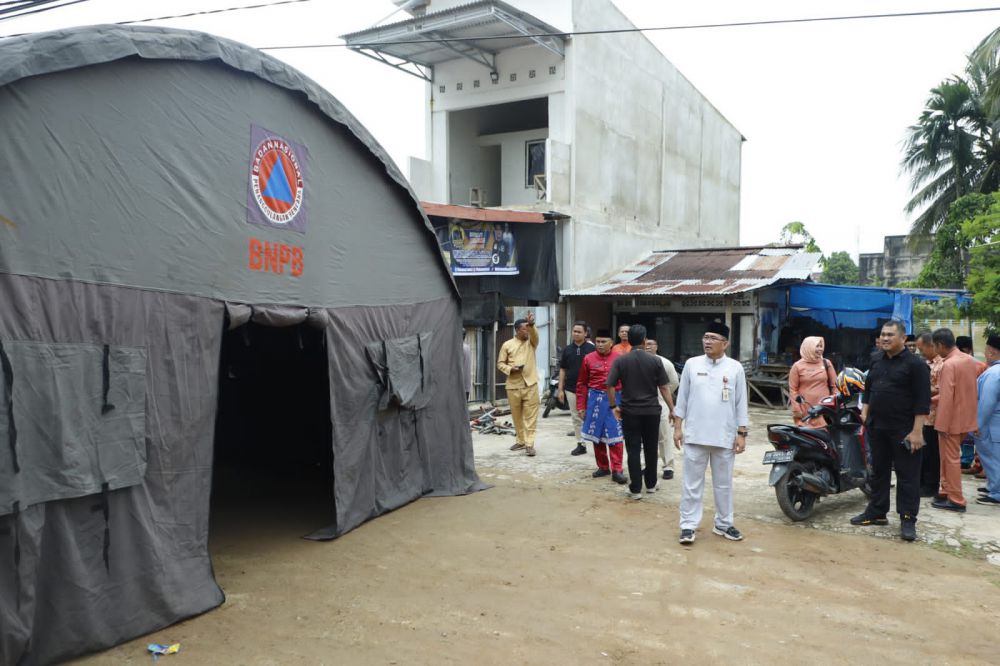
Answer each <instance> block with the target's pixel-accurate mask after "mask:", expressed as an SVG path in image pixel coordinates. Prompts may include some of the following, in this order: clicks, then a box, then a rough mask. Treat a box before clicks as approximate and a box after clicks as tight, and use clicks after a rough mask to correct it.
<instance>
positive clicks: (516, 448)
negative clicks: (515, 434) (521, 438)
mask: <svg viewBox="0 0 1000 666" xmlns="http://www.w3.org/2000/svg"><path fill="white" fill-rule="evenodd" d="M523 448H527V447H525V446H524V444H522V443H521V442H514V446H512V447H510V450H511V451H520V450H521V449H523Z"/></svg>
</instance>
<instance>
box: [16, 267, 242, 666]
mask: <svg viewBox="0 0 1000 666" xmlns="http://www.w3.org/2000/svg"><path fill="white" fill-rule="evenodd" d="M0 303H3V307H4V316H2V317H0V340H2V341H3V345H4V349H5V352H6V354H7V356H8V357H9V359H10V368H11V369H13V382H12V385H13V389H14V395H13V397H14V400H13V405H14V411H13V414H14V424H15V427H16V429H17V434H18V441H17V445H18V454H19V455H20V460H19V465H20V472H17V473H14V474H13V477H12V476H10V475H7V474H8V472H7V471H6V470H8V469H9V460H10V459H9V458H5V459H3V460H2V462H0V469H3V470H5V471H4V472H2V473H3V474H5V475H6V476H3V478H0V493H3V494H4V496H5V498H6V497H7V496H9V494H10V493H13V494H14V495H15V497H14V499H15V500H18V501H20V505H19V506H18V510H17V511H15V512H9V513H6V514H5V515H0V664H19V665H31V664H36V663H41V664H46V663H52V662H55V661H59V660H61V659H65V658H67V657H69V656H73V655H79V654H83V653H85V652H90V651H93V650H97V649H101V648H106V647H108V646H111V645H114V644H116V643H120V642H122V641H125V640H128V639H131V638H134V637H136V636H141V635H142V634H144V633H148V632H150V631H153V630H155V629H158V628H161V627H165V626H167V625H170V624H173V623H175V622H178V621H180V620H182V619H184V618H187V617H191V616H192V615H196V614H198V613H203V612H205V611H206V610H208V609H210V608H214V607H215V606H218V605H219V604H220V603H222V601H223V595H222V591H221V590H220V589H219V587H218V585H217V584H216V582H215V579H214V577H213V574H212V564H211V560H210V559H209V553H208V517H209V492H210V489H211V479H212V455H213V442H214V430H215V413H216V405H217V403H218V385H219V382H218V372H219V350H220V347H221V336H222V329H223V317H224V313H223V304H222V303H220V302H218V301H212V300H209V299H204V298H199V297H195V296H187V295H180V294H169V293H165V292H151V291H142V290H138V289H128V288H123V287H111V286H107V285H95V284H87V283H81V282H73V281H61V280H48V279H44V278H37V277H29V276H22V275H5V274H2V273H0ZM70 315H71V316H70ZM105 347H106V348H107V352H108V353H107V361H108V373H107V377H108V384H107V391H106V397H105V390H104V385H103V384H104V380H103V368H102V365H103V361H104V350H105ZM3 384H4V382H0V386H2V385H3ZM0 391H2V389H0ZM28 391H31V392H32V393H28ZM6 402H7V401H6V400H5V399H3V400H0V403H6ZM110 407H113V409H108V408H110ZM102 411H104V413H103V414H102ZM69 419H75V420H76V421H77V423H76V424H75V426H76V427H72V428H71V427H69V425H70V424H69V423H68V420H69ZM6 423H7V424H9V413H8V414H7V421H6ZM8 427H9V426H8ZM8 434H9V429H8V428H5V427H3V426H0V456H5V455H9V453H8V451H9V447H8V442H9V439H8V437H7V435H8ZM55 445H58V446H56V448H49V447H51V446H55ZM29 447H31V448H33V449H37V450H35V451H31V450H29ZM98 456H100V459H99V460H98ZM71 472H72V473H71ZM100 474H104V475H105V476H104V480H105V481H106V482H107V483H108V487H107V489H103V488H102V487H101V485H100V484H99V482H100V480H101V477H100ZM18 476H21V477H22V479H20V480H18V479H17V478H16V477H18ZM116 488H117V489H116ZM95 489H96V490H97V491H98V492H99V494H86V495H84V494H85V493H91V492H92V491H94V490H95ZM81 495H82V496H81ZM57 497H58V498H57ZM36 500H37V503H32V502H36ZM3 502H4V506H5V507H6V508H5V510H7V511H9V508H10V507H9V506H7V505H8V503H9V500H8V499H4V500H3Z"/></svg>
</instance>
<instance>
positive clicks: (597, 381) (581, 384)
mask: <svg viewBox="0 0 1000 666" xmlns="http://www.w3.org/2000/svg"><path fill="white" fill-rule="evenodd" d="M619 356H621V354H619V353H617V352H615V351H612V352H610V353H609V354H608V355H607V356H601V353H600V352H596V351H592V352H590V353H589V354H587V355H586V356H584V357H583V363H581V364H580V374H579V375H578V376H577V379H576V409H577V411H579V410H581V409H587V391H588V389H597V390H598V391H605V392H606V391H607V390H608V373H609V372H611V364H612V363H614V362H615V359H616V358H618V357H619ZM621 387H622V385H621V382H619V383H618V385H617V386H615V390H616V391H618V390H621Z"/></svg>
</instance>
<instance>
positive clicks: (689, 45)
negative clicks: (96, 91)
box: [0, 0, 1000, 255]
mask: <svg viewBox="0 0 1000 666" xmlns="http://www.w3.org/2000/svg"><path fill="white" fill-rule="evenodd" d="M264 1H266V0H252V1H251V0H173V1H171V2H164V1H159V0H156V1H154V0H142V1H140V0H87V1H86V2H83V3H80V4H77V5H73V6H67V7H61V8H58V9H54V10H52V11H48V12H44V13H41V14H38V15H36V16H29V17H24V18H14V19H6V20H0V34H2V35H7V34H13V33H21V32H33V31H39V30H50V29H55V28H61V27H67V26H74V25H85V24H92V23H103V22H112V21H125V20H132V19H140V18H147V17H156V16H162V15H167V14H182V13H185V12H187V11H197V10H205V9H211V8H222V7H231V6H236V5H240V4H258V3H259V2H264ZM508 1H510V2H512V3H513V4H516V0H508ZM615 4H617V5H618V6H619V8H621V10H622V11H623V12H624V13H625V14H626V15H628V17H629V18H630V19H631V20H632V22H633V23H635V24H636V25H637V26H639V27H654V26H666V25H682V24H693V23H718V22H732V21H743V20H762V19H775V18H798V17H805V16H833V15H848V14H871V13H894V12H903V11H929V10H935V9H957V8H972V7H989V6H994V5H996V4H997V3H995V2H993V3H991V2H987V1H986V0H863V1H862V0H839V1H837V2H832V1H826V0H813V1H812V2H808V3H805V2H801V1H793V0H756V1H755V2H747V1H746V0H701V2H699V3H692V2H675V1H673V0H615ZM392 10H393V5H392V3H391V2H390V1H389V0H356V1H354V2H349V1H348V0H310V1H309V2H303V3H301V4H293V5H283V6H277V7H272V8H264V9H253V10H244V11H240V12H229V13H224V14H218V15H214V16H213V15H207V16H196V17H191V18H185V19H174V20H169V21H159V22H157V23H156V24H159V25H170V26H173V27H178V28H188V29H192V30H203V31H206V32H211V33H215V34H218V35H221V36H224V37H229V38H231V39H236V40H239V41H242V42H245V43H247V44H250V45H253V46H257V47H265V46H273V45H287V44H320V43H338V42H339V40H338V39H337V36H338V35H341V34H344V33H347V32H351V31H354V30H359V29H362V28H366V27H369V26H370V25H372V24H373V23H374V22H375V21H378V20H379V19H382V18H383V17H385V16H386V15H387V14H389V13H390V12H391V11H392ZM396 18H402V16H401V15H397V17H396ZM997 25H1000V12H995V13H985V14H971V15H954V16H936V17H929V18H927V17H925V18H901V19H883V20H869V21H847V22H837V23H818V24H799V25H782V26H768V27H745V28H717V29H708V30H688V31H666V32H650V33H647V34H648V36H649V38H650V39H651V40H652V41H653V42H654V43H655V44H656V45H657V46H658V47H659V48H660V49H661V50H662V51H663V53H664V54H665V55H666V56H667V58H668V59H670V60H671V61H672V62H673V63H674V64H675V65H676V66H677V67H678V68H679V69H680V70H681V72H683V73H684V75H685V76H687V78H688V79H689V80H691V82H692V83H694V85H695V86H696V87H698V89H700V90H701V91H702V93H704V94H705V95H706V96H707V97H708V99H709V100H710V101H711V102H712V103H713V104H714V105H715V106H716V107H717V108H718V109H719V110H720V111H721V112H722V113H723V114H724V115H725V116H726V117H727V118H728V119H729V120H730V121H731V122H732V123H733V124H734V125H735V126H736V127H737V128H738V129H739V130H740V131H741V132H742V133H743V135H744V136H745V137H746V138H747V142H746V143H745V144H744V147H743V185H742V212H741V216H742V218H741V239H740V240H741V242H742V243H743V244H757V243H767V242H771V241H775V240H777V237H778V233H779V230H780V229H781V227H782V226H783V225H784V224H785V223H787V222H790V221H793V220H799V221H802V222H804V223H805V224H806V227H807V228H808V229H809V230H810V231H811V232H812V234H813V235H814V236H815V237H816V239H817V241H818V242H819V245H820V247H821V248H822V249H823V250H824V251H825V252H827V253H830V252H832V251H836V250H846V251H848V252H850V253H851V254H852V255H856V253H857V252H858V251H861V252H877V251H881V249H882V237H883V236H884V235H887V234H902V233H906V231H907V229H908V228H909V219H907V217H906V216H905V214H904V212H903V206H904V204H905V203H906V200H907V199H908V195H909V189H908V185H907V180H906V179H905V178H904V177H901V176H900V175H899V156H900V143H901V140H902V138H903V136H904V132H905V129H906V127H907V125H909V124H911V123H913V122H914V121H915V120H916V118H917V116H918V115H919V114H920V111H921V110H922V108H923V102H924V100H925V99H926V98H927V95H928V91H929V90H930V88H932V87H933V86H935V85H937V83H939V82H940V81H941V80H942V79H944V78H945V77H947V76H949V75H951V74H955V73H960V72H961V71H962V69H963V67H964V63H965V56H966V54H967V53H968V52H969V51H971V50H972V49H973V48H974V47H975V46H976V44H977V43H978V42H979V40H980V39H982V38H983V37H984V36H985V35H986V34H987V33H988V32H989V31H990V30H992V29H993V28H994V27H996V26H997ZM578 39H600V37H599V36H584V37H579V38H578ZM270 53H271V54H272V55H274V56H276V57H279V58H281V59H283V60H285V61H287V62H288V63H290V64H291V65H293V66H295V67H297V68H299V69H301V70H302V71H304V72H305V73H306V74H307V75H308V76H310V77H312V78H313V79H315V80H316V81H318V82H319V83H320V84H322V85H323V86H325V87H326V88H327V89H328V90H330V91H331V92H332V93H333V94H334V95H335V96H336V97H337V98H338V99H340V101H341V102H343V103H344V104H345V105H346V106H347V108H348V109H349V110H351V112H353V113H354V114H355V116H357V117H358V118H359V119H360V120H361V122H362V123H364V124H365V125H366V126H367V127H368V129H369V130H370V131H371V132H372V134H374V136H375V137H376V138H377V139H378V140H379V141H380V142H381V143H382V144H383V146H385V148H386V150H387V151H388V152H389V153H390V155H392V156H393V158H394V159H395V160H396V161H397V162H398V163H399V164H400V166H401V167H402V168H403V169H404V171H405V170H406V163H407V157H408V156H409V155H415V156H418V157H426V155H425V146H424V115H423V114H424V109H423V85H424V84H423V82H422V81H420V80H419V79H417V78H415V77H412V76H409V75H407V74H404V73H401V72H397V71H395V70H393V69H391V68H389V67H387V66H385V65H381V64H379V63H377V62H375V61H373V60H370V59H368V58H365V57H363V56H360V55H357V54H354V53H350V52H348V51H347V50H346V49H344V48H325V49H311V50H298V51H286V50H277V51H270Z"/></svg>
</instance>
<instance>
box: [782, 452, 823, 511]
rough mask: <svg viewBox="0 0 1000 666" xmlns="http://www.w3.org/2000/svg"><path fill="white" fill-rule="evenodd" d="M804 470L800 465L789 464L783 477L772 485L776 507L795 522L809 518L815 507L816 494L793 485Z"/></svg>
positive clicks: (795, 463)
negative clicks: (776, 500)
mask: <svg viewBox="0 0 1000 666" xmlns="http://www.w3.org/2000/svg"><path fill="white" fill-rule="evenodd" d="M805 469H806V468H805V467H804V466H803V465H802V464H801V463H797V462H793V463H790V464H789V465H788V471H787V472H786V473H785V475H784V476H782V477H781V478H780V479H778V482H777V483H776V484H774V494H775V495H776V496H777V498H778V506H780V507H781V510H782V511H783V512H784V513H785V515H786V516H788V517H789V518H791V519H792V520H794V521H796V522H798V521H800V520H805V519H806V518H808V517H809V516H811V515H812V512H813V509H814V508H815V507H816V497H817V496H816V493H811V492H809V491H808V490H803V489H802V488H801V487H800V486H798V485H796V484H795V483H793V481H794V479H795V478H796V477H798V476H801V475H802V472H804V471H805Z"/></svg>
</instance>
